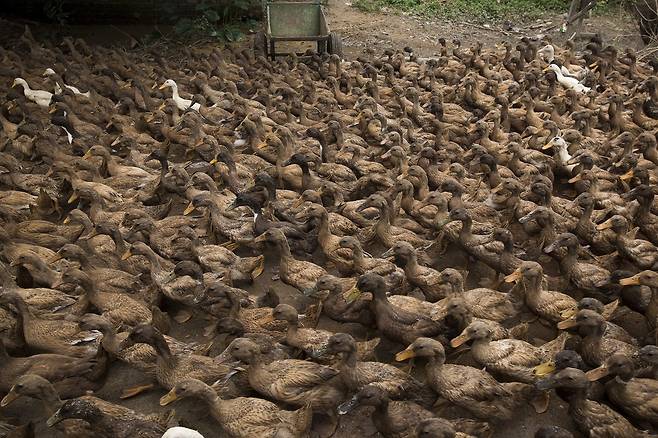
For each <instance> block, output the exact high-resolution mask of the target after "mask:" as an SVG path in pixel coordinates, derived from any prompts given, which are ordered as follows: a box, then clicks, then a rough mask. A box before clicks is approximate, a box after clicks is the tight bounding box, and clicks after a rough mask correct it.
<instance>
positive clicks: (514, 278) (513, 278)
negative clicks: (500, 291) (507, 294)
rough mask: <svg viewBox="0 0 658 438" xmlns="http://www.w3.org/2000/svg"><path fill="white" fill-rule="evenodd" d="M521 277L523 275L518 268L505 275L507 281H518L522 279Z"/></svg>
mask: <svg viewBox="0 0 658 438" xmlns="http://www.w3.org/2000/svg"><path fill="white" fill-rule="evenodd" d="M521 277H522V275H521V271H520V270H518V269H517V270H516V271H514V272H512V273H511V274H510V275H508V276H507V277H505V283H516V282H517V281H519V280H520V279H521Z"/></svg>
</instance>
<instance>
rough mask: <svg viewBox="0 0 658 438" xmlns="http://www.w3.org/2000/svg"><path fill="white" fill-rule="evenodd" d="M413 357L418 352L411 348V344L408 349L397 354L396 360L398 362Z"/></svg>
mask: <svg viewBox="0 0 658 438" xmlns="http://www.w3.org/2000/svg"><path fill="white" fill-rule="evenodd" d="M412 357H416V353H415V352H414V350H413V349H412V348H411V346H409V347H407V349H406V350H402V351H400V352H399V353H398V354H396V355H395V360H397V361H398V362H403V361H405V360H407V359H411V358H412Z"/></svg>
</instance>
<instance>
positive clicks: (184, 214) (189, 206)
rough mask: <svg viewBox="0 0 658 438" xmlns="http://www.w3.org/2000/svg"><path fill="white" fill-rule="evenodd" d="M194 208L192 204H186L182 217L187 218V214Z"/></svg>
mask: <svg viewBox="0 0 658 438" xmlns="http://www.w3.org/2000/svg"><path fill="white" fill-rule="evenodd" d="M194 208H195V207H194V204H193V203H191V202H190V203H189V204H187V207H185V211H183V216H187V215H188V214H190V213H192V212H193V211H194Z"/></svg>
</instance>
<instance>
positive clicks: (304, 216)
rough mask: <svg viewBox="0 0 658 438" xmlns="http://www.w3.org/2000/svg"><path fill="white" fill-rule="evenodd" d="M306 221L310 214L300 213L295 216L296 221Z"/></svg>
mask: <svg viewBox="0 0 658 438" xmlns="http://www.w3.org/2000/svg"><path fill="white" fill-rule="evenodd" d="M306 219H308V213H307V212H306V211H300V212H299V213H297V214H296V215H295V220H298V221H305V220H306Z"/></svg>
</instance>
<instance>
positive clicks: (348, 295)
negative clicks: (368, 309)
mask: <svg viewBox="0 0 658 438" xmlns="http://www.w3.org/2000/svg"><path fill="white" fill-rule="evenodd" d="M361 294H362V292H361V291H360V290H359V288H358V287H356V286H354V287H353V288H352V289H350V290H348V291H347V292H345V293H344V294H343V299H344V300H345V301H346V302H347V303H353V302H354V301H356V300H358V299H359V297H360V296H361Z"/></svg>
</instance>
